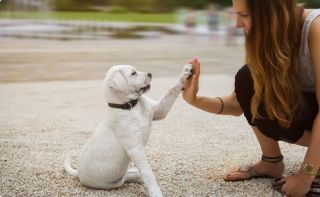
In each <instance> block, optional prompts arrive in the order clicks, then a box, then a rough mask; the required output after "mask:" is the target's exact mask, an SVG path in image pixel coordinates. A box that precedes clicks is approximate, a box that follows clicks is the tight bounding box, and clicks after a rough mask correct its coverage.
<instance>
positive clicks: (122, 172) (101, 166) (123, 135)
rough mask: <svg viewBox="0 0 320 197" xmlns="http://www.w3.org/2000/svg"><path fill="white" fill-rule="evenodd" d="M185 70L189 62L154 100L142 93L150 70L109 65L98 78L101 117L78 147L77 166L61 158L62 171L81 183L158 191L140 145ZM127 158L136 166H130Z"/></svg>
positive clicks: (178, 87)
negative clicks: (101, 78)
mask: <svg viewBox="0 0 320 197" xmlns="http://www.w3.org/2000/svg"><path fill="white" fill-rule="evenodd" d="M191 70H192V66H191V65H186V66H184V68H183V72H182V74H181V75H180V77H179V79H178V81H177V83H176V84H175V85H174V86H173V87H172V88H171V89H169V91H168V92H167V94H166V95H165V96H164V97H163V98H162V99H161V100H159V101H158V102H156V101H154V100H152V99H150V98H148V97H146V96H144V95H142V94H143V93H145V92H146V91H148V90H149V89H150V81H151V78H152V76H151V74H150V73H144V72H138V71H137V70H136V69H135V68H134V67H132V66H129V65H119V66H113V67H112V68H110V69H109V71H108V72H107V74H106V76H105V79H104V93H105V100H106V102H107V103H108V107H107V109H106V116H105V118H104V119H103V121H102V123H101V124H100V125H99V126H98V127H97V128H96V130H95V132H94V135H93V136H92V137H91V138H90V139H89V140H88V142H87V143H86V144H85V145H84V146H83V148H82V151H81V155H80V159H79V163H78V166H77V170H76V169H73V168H72V167H71V165H70V162H69V160H70V159H69V157H67V159H66V160H65V162H64V168H65V170H66V172H67V173H68V174H70V175H72V176H74V177H78V178H79V180H80V182H81V184H83V185H86V186H88V187H93V188H99V189H112V188H117V187H120V186H121V185H123V183H124V182H142V181H143V182H144V184H145V185H146V187H147V188H148V192H149V195H150V196H152V197H159V196H162V194H161V191H160V188H159V186H158V184H157V182H156V179H155V176H154V174H153V172H152V169H151V166H150V165H149V163H148V160H147V157H146V154H145V145H146V143H147V141H148V138H149V135H150V132H151V123H152V120H161V119H163V118H165V116H166V115H167V114H168V112H169V110H170V108H171V106H172V105H173V103H174V101H175V100H176V98H177V97H178V95H179V94H180V92H181V89H182V88H183V85H184V82H185V81H186V79H187V78H188V77H189V76H190V75H191ZM130 162H133V164H134V165H135V166H136V167H137V168H138V170H137V169H136V168H130V165H129V164H130ZM141 179H142V180H141Z"/></svg>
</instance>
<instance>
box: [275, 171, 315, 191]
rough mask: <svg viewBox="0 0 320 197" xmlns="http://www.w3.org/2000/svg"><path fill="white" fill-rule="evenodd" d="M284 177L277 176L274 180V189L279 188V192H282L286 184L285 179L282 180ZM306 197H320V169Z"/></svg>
mask: <svg viewBox="0 0 320 197" xmlns="http://www.w3.org/2000/svg"><path fill="white" fill-rule="evenodd" d="M281 180H282V178H276V179H274V180H272V188H273V189H274V190H277V191H278V192H280V193H282V192H281V187H282V185H283V184H285V180H282V181H281ZM305 197H320V171H318V174H317V176H316V177H315V178H314V180H313V182H312V184H311V189H310V191H309V192H308V193H307V194H306V195H305Z"/></svg>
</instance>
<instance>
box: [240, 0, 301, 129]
mask: <svg viewBox="0 0 320 197" xmlns="http://www.w3.org/2000/svg"><path fill="white" fill-rule="evenodd" d="M246 1H247V6H248V9H249V13H250V15H251V18H252V26H251V29H250V31H249V32H248V34H247V36H246V43H245V46H246V62H247V64H248V66H249V69H250V72H251V75H252V78H253V81H254V91H255V93H254V96H253V98H252V101H251V108H252V114H253V119H255V118H261V117H262V116H261V110H260V107H261V106H263V107H264V109H265V111H266V113H267V115H268V117H269V118H271V119H272V120H277V121H278V123H279V124H280V125H281V126H282V127H284V128H288V127H289V125H290V123H291V122H292V120H293V117H294V114H295V112H296V110H297V109H298V108H299V106H301V103H302V95H301V88H300V84H299V81H300V80H299V66H298V65H299V48H300V39H301V24H302V12H303V8H298V7H297V6H296V2H295V0H246Z"/></svg>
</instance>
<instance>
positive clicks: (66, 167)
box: [63, 154, 78, 177]
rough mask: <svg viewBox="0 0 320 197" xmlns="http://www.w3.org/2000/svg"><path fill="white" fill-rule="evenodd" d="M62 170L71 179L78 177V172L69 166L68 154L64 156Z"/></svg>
mask: <svg viewBox="0 0 320 197" xmlns="http://www.w3.org/2000/svg"><path fill="white" fill-rule="evenodd" d="M63 167H64V170H65V171H66V172H67V173H68V174H70V175H71V176H73V177H78V170H76V169H74V168H73V167H72V166H71V164H70V154H68V155H67V156H66V159H65V160H64V163H63Z"/></svg>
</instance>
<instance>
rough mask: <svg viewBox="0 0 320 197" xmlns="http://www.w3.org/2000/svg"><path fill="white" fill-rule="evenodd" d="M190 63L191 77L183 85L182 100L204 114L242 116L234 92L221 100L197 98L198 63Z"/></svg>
mask: <svg viewBox="0 0 320 197" xmlns="http://www.w3.org/2000/svg"><path fill="white" fill-rule="evenodd" d="M190 63H191V64H192V66H193V75H192V77H191V78H190V79H189V80H188V81H187V82H186V83H185V86H184V91H183V93H182V96H183V98H184V100H185V101H186V102H187V103H189V104H190V105H192V106H194V107H197V108H199V109H202V110H204V111H206V112H210V113H215V114H224V115H234V116H240V115H241V114H242V109H241V107H240V105H239V103H238V101H237V98H236V94H235V93H234V92H233V93H232V94H231V95H229V96H224V97H221V100H220V99H219V98H217V97H216V98H209V97H204V96H197V93H198V86H199V76H200V62H199V61H198V60H197V59H194V60H192V61H191V62H190ZM221 110H222V111H221ZM220 112H221V113H220Z"/></svg>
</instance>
